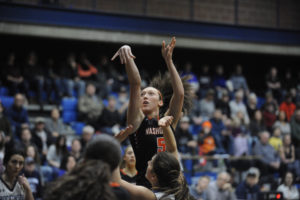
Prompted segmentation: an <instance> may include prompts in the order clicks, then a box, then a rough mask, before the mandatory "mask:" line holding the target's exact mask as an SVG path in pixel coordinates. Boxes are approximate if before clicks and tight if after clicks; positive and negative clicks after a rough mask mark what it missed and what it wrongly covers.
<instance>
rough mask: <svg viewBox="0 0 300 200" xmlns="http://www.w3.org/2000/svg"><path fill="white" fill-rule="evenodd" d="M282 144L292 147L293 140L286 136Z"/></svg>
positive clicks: (288, 135)
mask: <svg viewBox="0 0 300 200" xmlns="http://www.w3.org/2000/svg"><path fill="white" fill-rule="evenodd" d="M282 143H283V145H284V146H290V145H291V144H292V138H291V135H290V134H286V135H284V136H283V138H282Z"/></svg>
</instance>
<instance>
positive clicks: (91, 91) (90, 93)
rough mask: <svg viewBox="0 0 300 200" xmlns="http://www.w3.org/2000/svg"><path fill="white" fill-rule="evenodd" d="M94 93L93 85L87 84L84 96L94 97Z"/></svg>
mask: <svg viewBox="0 0 300 200" xmlns="http://www.w3.org/2000/svg"><path fill="white" fill-rule="evenodd" d="M95 93H96V87H95V85H94V84H92V83H89V84H88V85H87V86H86V94H87V95H88V96H94V95H95Z"/></svg>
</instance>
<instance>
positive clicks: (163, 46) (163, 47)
mask: <svg viewBox="0 0 300 200" xmlns="http://www.w3.org/2000/svg"><path fill="white" fill-rule="evenodd" d="M165 47H166V42H165V41H162V44H161V49H162V50H164V49H165Z"/></svg>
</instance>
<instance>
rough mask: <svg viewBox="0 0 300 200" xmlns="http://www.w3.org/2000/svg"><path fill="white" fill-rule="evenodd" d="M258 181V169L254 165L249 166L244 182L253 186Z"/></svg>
mask: <svg viewBox="0 0 300 200" xmlns="http://www.w3.org/2000/svg"><path fill="white" fill-rule="evenodd" d="M258 181H259V170H258V169H257V168H255V167H251V168H250V169H249V170H248V171H247V175H246V183H247V185H249V186H250V187H253V186H254V185H256V184H257V183H258Z"/></svg>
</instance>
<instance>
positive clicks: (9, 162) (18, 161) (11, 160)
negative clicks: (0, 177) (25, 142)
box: [3, 148, 25, 177]
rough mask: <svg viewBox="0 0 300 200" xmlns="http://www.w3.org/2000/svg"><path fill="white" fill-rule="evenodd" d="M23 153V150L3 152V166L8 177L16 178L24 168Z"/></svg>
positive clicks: (13, 149)
mask: <svg viewBox="0 0 300 200" xmlns="http://www.w3.org/2000/svg"><path fill="white" fill-rule="evenodd" d="M24 161H25V153H24V151H23V149H15V148H12V149H9V150H8V151H6V152H5V154H4V158H3V165H4V166H5V172H4V173H5V174H6V175H7V176H8V177H17V176H18V175H19V174H20V172H21V170H22V169H23V167H24Z"/></svg>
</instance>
